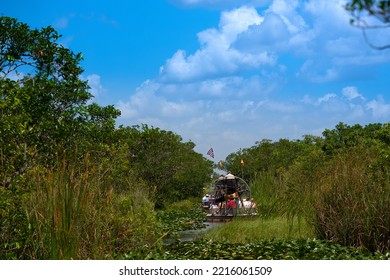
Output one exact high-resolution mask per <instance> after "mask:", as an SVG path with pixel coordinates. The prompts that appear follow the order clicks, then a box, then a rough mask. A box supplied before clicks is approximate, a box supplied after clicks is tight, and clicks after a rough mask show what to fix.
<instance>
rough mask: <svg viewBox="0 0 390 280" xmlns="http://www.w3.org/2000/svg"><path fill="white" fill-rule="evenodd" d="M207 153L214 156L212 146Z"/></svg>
mask: <svg viewBox="0 0 390 280" xmlns="http://www.w3.org/2000/svg"><path fill="white" fill-rule="evenodd" d="M207 154H208V155H209V156H210V157H212V158H214V151H213V148H210V150H209V151H208V152H207Z"/></svg>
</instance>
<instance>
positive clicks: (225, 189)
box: [213, 176, 251, 203]
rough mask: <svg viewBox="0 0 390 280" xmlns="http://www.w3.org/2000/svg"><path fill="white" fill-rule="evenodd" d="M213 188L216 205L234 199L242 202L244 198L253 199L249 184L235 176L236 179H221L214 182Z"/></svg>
mask: <svg viewBox="0 0 390 280" xmlns="http://www.w3.org/2000/svg"><path fill="white" fill-rule="evenodd" d="M213 187H214V189H215V195H214V197H215V203H220V202H223V201H226V200H227V199H232V198H234V199H235V198H239V199H240V200H241V199H242V196H245V197H251V192H250V189H249V186H248V184H247V183H246V182H245V181H244V180H243V179H242V178H240V177H237V176H235V177H234V179H229V178H224V179H219V180H217V181H215V182H214V185H213Z"/></svg>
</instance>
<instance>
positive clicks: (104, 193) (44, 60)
mask: <svg viewBox="0 0 390 280" xmlns="http://www.w3.org/2000/svg"><path fill="white" fill-rule="evenodd" d="M59 39H60V35H59V34H58V33H57V32H56V31H55V30H54V29H53V28H51V27H46V28H41V29H31V28H30V27H29V26H28V25H27V24H25V23H21V22H18V21H17V19H14V18H9V17H5V16H2V17H0V228H1V230H0V247H1V249H0V259H13V258H16V259H70V258H73V259H86V258H93V259H96V258H115V257H116V255H117V254H120V253H121V252H123V251H125V252H131V251H132V250H134V249H135V248H137V249H139V248H143V247H148V246H152V244H154V243H155V242H156V240H158V238H160V236H161V234H163V233H162V232H161V231H160V228H159V225H158V222H157V221H156V218H155V213H154V209H156V208H163V207H164V206H165V205H166V204H169V203H172V202H175V201H179V200H182V199H186V198H188V197H196V196H200V195H201V192H202V189H203V187H204V184H205V183H207V184H208V183H209V180H210V175H211V174H212V172H213V163H212V162H211V161H209V160H207V159H205V158H204V157H203V156H202V155H200V154H198V153H196V152H195V151H194V147H195V145H194V143H192V142H183V141H182V138H181V137H180V136H179V135H176V134H174V133H173V132H170V131H164V130H161V129H159V128H154V127H149V126H147V125H142V126H131V127H124V126H120V127H116V125H115V120H116V118H117V117H118V116H119V115H120V111H118V110H117V109H115V108H114V106H106V107H102V106H100V105H98V104H96V103H92V102H91V99H92V97H93V96H92V95H91V93H90V92H89V86H88V83H87V81H83V80H81V78H80V75H81V73H82V72H83V69H82V68H81V67H80V62H81V60H82V59H83V58H82V55H81V54H80V53H78V54H76V53H73V52H72V51H71V50H69V49H67V48H65V47H64V46H62V45H61V44H59V43H58V40H59Z"/></svg>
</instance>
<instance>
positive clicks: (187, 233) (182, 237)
mask: <svg viewBox="0 0 390 280" xmlns="http://www.w3.org/2000/svg"><path fill="white" fill-rule="evenodd" d="M204 224H205V225H206V226H205V227H204V228H201V229H191V230H183V231H178V232H177V233H176V236H175V238H166V239H164V241H163V244H164V245H169V244H172V243H174V242H176V241H180V242H183V241H193V240H195V239H196V238H198V237H199V236H200V235H201V234H202V233H204V232H206V231H209V230H211V229H213V228H214V227H217V226H219V225H221V224H223V223H208V222H206V223H204Z"/></svg>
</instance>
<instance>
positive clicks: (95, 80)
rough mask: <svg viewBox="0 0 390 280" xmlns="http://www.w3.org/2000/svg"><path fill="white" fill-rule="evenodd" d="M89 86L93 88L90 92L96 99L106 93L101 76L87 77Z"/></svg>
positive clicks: (92, 75)
mask: <svg viewBox="0 0 390 280" xmlns="http://www.w3.org/2000/svg"><path fill="white" fill-rule="evenodd" d="M87 81H88V85H89V86H90V87H91V88H90V89H89V92H90V93H91V94H92V95H93V96H94V97H95V98H98V97H99V96H101V95H102V94H104V93H105V92H106V89H104V87H103V85H102V84H101V80H100V76H99V75H97V74H91V75H88V76H87Z"/></svg>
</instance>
